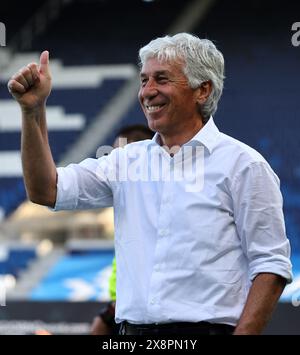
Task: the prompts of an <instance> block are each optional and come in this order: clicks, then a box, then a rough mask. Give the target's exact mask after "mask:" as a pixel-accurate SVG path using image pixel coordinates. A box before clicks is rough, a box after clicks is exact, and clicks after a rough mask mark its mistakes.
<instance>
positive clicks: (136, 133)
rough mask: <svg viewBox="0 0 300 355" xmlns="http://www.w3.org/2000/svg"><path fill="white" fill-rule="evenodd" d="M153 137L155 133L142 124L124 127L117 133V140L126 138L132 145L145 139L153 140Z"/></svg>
mask: <svg viewBox="0 0 300 355" xmlns="http://www.w3.org/2000/svg"><path fill="white" fill-rule="evenodd" d="M153 136H154V132H152V131H151V130H150V129H149V128H148V127H147V126H144V125H142V124H135V125H130V126H125V127H122V128H121V129H120V130H119V131H118V132H117V134H116V136H115V138H118V137H124V138H127V140H128V143H132V142H136V141H141V140H144V139H151V138H152V137H153Z"/></svg>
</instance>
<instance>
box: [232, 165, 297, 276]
mask: <svg viewBox="0 0 300 355" xmlns="http://www.w3.org/2000/svg"><path fill="white" fill-rule="evenodd" d="M279 184H280V183H279V179H278V177H277V175H276V174H275V173H274V172H273V170H272V169H271V167H270V166H269V164H268V163H267V162H253V163H251V164H250V165H249V166H247V167H246V168H244V169H243V170H242V171H241V172H240V173H239V174H238V175H237V177H236V179H235V180H234V181H233V184H232V191H233V204H234V216H235V222H236V226H237V230H238V234H239V236H240V238H241V244H242V248H243V251H244V253H245V255H246V256H247V258H248V261H249V271H250V278H251V280H253V279H254V278H255V276H256V275H257V274H259V273H264V272H267V273H274V274H277V275H280V276H282V277H284V278H285V279H287V281H288V282H291V281H292V271H291V270H292V266H291V262H290V243H289V241H288V239H287V237H286V231H285V224H284V217H283V210H282V204H283V201H282V195H281V192H280V188H279Z"/></svg>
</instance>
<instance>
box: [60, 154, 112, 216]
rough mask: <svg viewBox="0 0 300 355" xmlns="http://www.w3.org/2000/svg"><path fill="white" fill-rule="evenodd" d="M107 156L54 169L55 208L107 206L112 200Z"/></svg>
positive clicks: (72, 208) (73, 208)
mask: <svg viewBox="0 0 300 355" xmlns="http://www.w3.org/2000/svg"><path fill="white" fill-rule="evenodd" d="M111 169H112V166H111V162H110V159H109V156H104V157H102V158H99V159H91V158H89V159H85V160H84V161H82V162H81V163H79V164H70V165H68V166H67V167H65V168H57V195H56V204H55V207H54V210H55V211H59V210H75V209H89V208H102V207H110V206H112V203H113V194H112V186H111V181H110V179H109V176H110V174H111Z"/></svg>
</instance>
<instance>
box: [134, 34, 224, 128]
mask: <svg viewBox="0 0 300 355" xmlns="http://www.w3.org/2000/svg"><path fill="white" fill-rule="evenodd" d="M139 58H140V64H141V65H143V64H144V63H145V62H146V61H147V60H148V59H149V58H158V60H160V61H174V62H176V61H179V62H180V61H182V60H183V61H184V67H183V73H184V74H185V76H186V77H187V80H188V82H189V85H190V87H191V88H192V89H196V88H198V87H200V85H201V84H202V83H203V82H205V81H210V82H211V83H212V92H211V94H210V96H209V97H208V99H207V100H206V102H205V103H204V104H203V105H202V107H200V111H201V114H202V116H203V118H204V120H205V122H206V121H207V120H208V119H209V117H210V116H211V115H213V114H214V113H215V112H216V110H217V107H218V101H219V99H220V97H221V95H222V91H223V83H224V78H225V76H224V58H223V55H222V53H221V52H220V51H219V50H218V49H217V48H216V46H215V45H214V44H213V43H212V42H211V41H210V40H208V39H200V38H198V37H197V36H194V35H191V34H189V33H178V34H176V35H174V36H165V37H159V38H156V39H154V40H153V41H151V42H150V43H148V44H147V45H146V46H144V47H142V48H141V49H140V51H139Z"/></svg>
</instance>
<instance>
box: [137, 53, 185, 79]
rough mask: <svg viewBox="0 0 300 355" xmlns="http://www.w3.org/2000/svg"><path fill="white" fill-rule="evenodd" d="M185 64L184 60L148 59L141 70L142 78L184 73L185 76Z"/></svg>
mask: <svg viewBox="0 0 300 355" xmlns="http://www.w3.org/2000/svg"><path fill="white" fill-rule="evenodd" d="M184 67H185V63H184V61H183V60H179V59H177V60H174V59H168V60H166V59H160V58H158V57H150V58H147V59H146V60H145V61H144V63H143V64H142V66H141V68H140V76H147V75H152V74H153V73H168V74H172V73H182V74H184Z"/></svg>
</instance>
